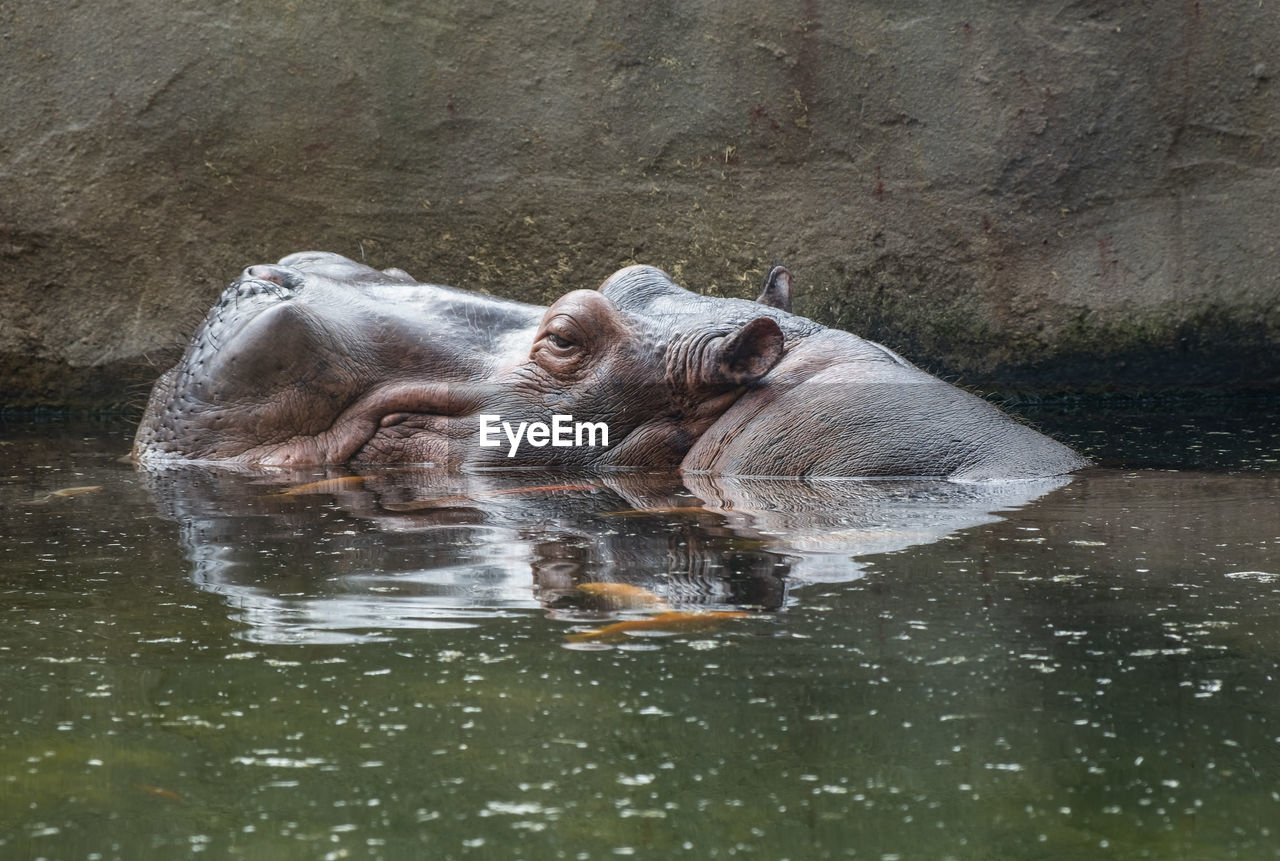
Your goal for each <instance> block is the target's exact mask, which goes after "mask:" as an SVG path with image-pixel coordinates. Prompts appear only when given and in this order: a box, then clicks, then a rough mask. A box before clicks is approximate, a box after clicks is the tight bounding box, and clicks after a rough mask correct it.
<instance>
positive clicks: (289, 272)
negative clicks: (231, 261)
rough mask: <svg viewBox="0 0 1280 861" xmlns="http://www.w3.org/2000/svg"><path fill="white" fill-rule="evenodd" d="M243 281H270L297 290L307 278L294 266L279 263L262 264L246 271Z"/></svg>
mask: <svg viewBox="0 0 1280 861" xmlns="http://www.w3.org/2000/svg"><path fill="white" fill-rule="evenodd" d="M241 280H253V281H268V282H270V283H272V284H279V285H280V286H281V287H284V288H286V289H288V290H297V289H298V288H299V287H301V286H302V282H303V281H304V280H305V276H304V275H303V274H302V273H301V272H299V271H298V270H297V269H294V268H293V267H292V266H281V265H280V264H278V263H260V264H258V265H256V266H250V267H249V268H248V269H246V270H244V274H243V275H242V276H241Z"/></svg>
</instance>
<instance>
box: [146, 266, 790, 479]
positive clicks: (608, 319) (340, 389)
mask: <svg viewBox="0 0 1280 861" xmlns="http://www.w3.org/2000/svg"><path fill="white" fill-rule="evenodd" d="M655 271H656V270H655ZM782 345H783V338H782V332H781V330H780V329H779V328H778V326H777V324H776V323H775V322H774V321H773V320H772V319H769V318H768V317H759V318H751V319H746V320H743V321H739V322H738V323H736V324H733V325H709V326H705V327H699V328H696V329H689V328H685V329H680V330H677V329H673V328H672V327H670V326H669V325H667V324H666V322H665V321H663V320H662V319H661V318H658V317H651V316H648V315H638V314H630V313H627V312H625V311H623V310H621V309H620V308H619V307H618V306H617V305H616V304H615V303H614V302H613V301H611V300H610V299H609V298H607V296H606V294H604V293H600V292H596V291H587V290H579V291H575V292H573V293H570V294H568V295H566V296H564V297H563V298H561V299H560V300H559V301H557V302H556V303H555V304H553V305H552V306H551V307H550V308H548V309H546V310H545V311H544V310H543V309H541V308H537V307H535V306H530V305H524V304H521V303H517V302H508V301H505V300H500V299H494V298H493V297H488V296H482V295H477V294H471V293H467V292H465V291H461V290H455V289H453V288H448V287H439V286H434V285H425V284H417V283H416V282H414V281H413V279H411V278H409V277H408V276H407V275H405V274H404V273H403V272H399V271H398V270H389V271H387V272H378V271H377V270H373V269H370V268H369V267H365V266H362V265H361V264H357V263H355V262H353V261H350V260H347V259H346V258H342V257H339V256H338V255H325V254H305V255H293V256H291V257H286V258H284V259H283V260H282V261H281V262H280V263H279V264H273V265H267V266H254V267H250V268H249V269H247V270H246V271H245V273H244V275H243V276H242V277H241V278H240V279H239V280H238V281H236V282H235V283H234V284H232V285H231V287H229V288H228V289H227V291H226V292H225V293H224V294H223V296H222V298H221V299H220V300H219V302H218V304H217V305H216V306H215V307H214V309H213V310H212V311H211V312H210V313H209V315H208V316H207V318H206V319H205V321H204V323H203V324H202V326H201V327H200V329H199V330H198V331H197V333H196V335H195V336H194V338H193V339H192V342H191V345H190V346H189V347H188V349H187V352H186V354H185V355H184V356H183V359H182V360H181V361H180V362H179V363H178V365H177V366H176V367H175V368H173V369H172V370H170V371H169V372H168V373H167V374H165V375H164V376H163V377H162V378H161V380H160V381H159V382H158V383H157V384H156V387H155V389H154V390H153V392H152V396H151V400H150V403H149V404H148V406H147V410H146V414H145V415H144V417H143V421H142V423H141V425H140V426H139V429H138V433H137V437H136V440H135V445H134V455H135V457H136V458H137V459H138V460H139V461H142V462H149V463H154V462H163V461H165V460H204V461H223V462H226V461H230V462H237V463H245V464H263V465H303V464H316V463H339V462H345V461H357V462H380V463H437V464H442V465H447V466H450V467H470V466H481V467H484V466H494V467H509V466H540V467H557V468H584V469H593V468H615V467H621V468H635V467H648V468H670V467H675V466H677V465H679V463H680V460H681V458H682V457H683V456H684V453H685V452H686V451H687V450H688V448H689V446H691V445H692V444H693V442H694V441H695V440H696V439H697V436H698V434H700V433H701V432H702V431H704V430H705V429H706V428H707V427H709V426H710V425H711V423H712V422H713V421H715V419H716V418H717V417H718V416H719V415H720V414H721V413H723V412H724V410H725V409H727V408H728V407H729V406H730V405H731V404H732V402H733V401H734V399H735V398H736V397H737V396H738V395H739V394H741V392H742V391H743V390H744V387H746V386H748V385H750V384H751V383H753V382H754V381H756V380H758V379H759V378H760V377H762V376H763V375H764V374H765V373H767V372H768V370H769V369H770V368H771V367H772V366H773V365H774V364H775V363H776V362H777V361H778V360H779V359H780V358H781V356H782V353H783V347H782ZM587 423H589V425H590V427H589V428H588V434H587V435H586V436H582V435H580V432H579V430H578V425H579V424H587ZM561 443H564V444H561Z"/></svg>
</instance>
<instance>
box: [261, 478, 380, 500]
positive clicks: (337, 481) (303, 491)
mask: <svg viewBox="0 0 1280 861" xmlns="http://www.w3.org/2000/svg"><path fill="white" fill-rule="evenodd" d="M368 480H369V476H367V475H344V476H341V477H340V478H326V479H323V480H322V481H313V482H310V483H308V484H299V485H297V486H295V487H291V488H289V489H288V490H283V491H281V492H280V493H277V494H275V495H276V496H307V495H308V494H312V493H337V492H338V491H339V490H345V489H347V488H349V487H359V486H360V485H362V484H364V483H365V482H366V481H368Z"/></svg>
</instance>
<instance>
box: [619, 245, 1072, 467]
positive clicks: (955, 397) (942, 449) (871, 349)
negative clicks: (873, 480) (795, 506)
mask: <svg viewBox="0 0 1280 861" xmlns="http://www.w3.org/2000/svg"><path fill="white" fill-rule="evenodd" d="M791 286H792V285H791V273H790V272H789V271H788V270H787V268H786V267H785V266H782V265H778V266H775V267H774V268H773V269H772V270H771V271H770V272H769V274H768V276H767V278H766V282H765V287H764V290H763V291H762V292H761V294H760V297H759V298H758V299H757V301H756V302H748V301H745V300H741V299H725V298H714V297H709V296H702V295H698V294H695V293H691V292H690V291H688V290H685V289H684V288H683V287H681V286H679V285H677V284H676V283H675V282H674V281H672V280H671V278H670V277H669V276H668V275H667V274H666V273H665V272H663V271H661V270H659V269H655V268H653V267H649V266H631V267H628V268H626V269H622V270H620V271H618V272H617V273H615V274H614V275H612V276H610V277H609V278H608V280H606V281H605V282H604V283H603V284H602V285H601V286H600V291H601V292H602V293H603V294H604V295H605V296H606V297H607V298H609V299H611V300H612V301H613V302H614V303H615V304H616V305H617V307H619V308H620V309H623V310H624V311H627V312H632V313H635V314H639V315H643V316H646V317H650V318H653V319H655V320H662V321H666V322H665V325H666V326H667V327H669V328H693V329H697V328H699V327H701V326H709V325H712V324H713V323H714V324H716V325H725V324H730V325H732V324H733V323H734V322H735V321H738V320H747V319H755V318H757V317H759V315H760V314H761V313H762V311H763V312H765V313H768V314H769V315H770V316H771V317H772V318H773V319H774V320H775V321H776V322H777V323H778V325H779V327H780V328H781V329H782V332H783V334H784V336H785V339H786V353H785V355H784V356H783V358H782V359H781V360H780V361H779V362H778V363H777V365H776V366H775V367H774V368H773V369H772V370H771V371H770V372H769V374H768V375H767V376H766V377H764V378H763V379H761V380H760V381H758V382H757V383H756V384H755V385H753V386H751V387H749V388H748V389H747V390H746V391H744V393H743V394H742V396H741V397H739V398H738V399H737V400H736V401H735V402H734V403H733V404H732V406H730V407H729V408H728V409H727V410H725V411H724V413H723V414H722V415H720V417H719V418H717V419H716V421H715V422H714V423H713V424H712V425H711V426H710V427H709V428H708V429H707V430H706V431H705V432H704V433H703V434H702V435H701V436H699V438H698V440H697V441H696V442H695V443H694V444H693V446H692V447H691V448H690V450H689V452H688V453H687V454H686V455H685V457H684V460H683V462H682V465H681V466H682V469H683V470H684V471H685V472H687V473H709V474H718V475H756V476H831V477H839V476H849V477H854V476H857V477H874V476H914V477H936V478H948V479H955V480H974V481H978V480H986V479H1029V478H1041V477H1049V476H1055V475H1064V474H1067V473H1070V472H1073V471H1075V470H1077V469H1080V468H1082V467H1084V466H1086V465H1088V461H1087V460H1086V459H1085V458H1083V457H1081V456H1080V455H1079V454H1077V453H1076V452H1074V451H1072V450H1071V449H1070V448H1068V447H1067V446H1065V445H1062V444H1061V443H1059V442H1057V441H1055V440H1052V439H1050V438H1049V437H1047V436H1045V435H1043V434H1041V433H1039V432H1037V431H1035V430H1033V429H1031V428H1029V427H1027V426H1025V425H1023V424H1020V423H1018V422H1017V421H1015V420H1014V419H1012V418H1010V417H1009V416H1008V415H1006V414H1005V413H1003V412H1002V411H1000V410H999V409H997V408H996V407H995V406H994V405H992V404H990V403H988V402H987V401H985V400H983V399H981V398H979V397H977V396H975V395H972V394H970V393H968V392H965V391H963V390H962V389H959V388H957V387H956V386H953V385H950V384H949V383H946V382H944V381H942V380H940V379H938V378H937V377H934V376H932V375H930V374H928V373H926V372H924V371H922V370H921V369H920V368H917V367H916V366H915V365H913V364H912V363H911V362H909V361H907V360H906V359H904V358H903V357H902V356H899V355H898V354H897V353H895V352H894V351H892V350H890V349H888V348H887V347H884V346H882V345H880V344H877V343H875V342H873V341H868V340H866V339H863V338H860V337H858V336H857V335H854V334H851V333H849V332H843V331H839V330H836V329H830V328H827V327H826V326H822V325H820V324H818V323H815V322H814V321H812V320H809V319H806V318H804V317H800V316H796V315H794V314H792V313H790V311H789V309H790V306H791Z"/></svg>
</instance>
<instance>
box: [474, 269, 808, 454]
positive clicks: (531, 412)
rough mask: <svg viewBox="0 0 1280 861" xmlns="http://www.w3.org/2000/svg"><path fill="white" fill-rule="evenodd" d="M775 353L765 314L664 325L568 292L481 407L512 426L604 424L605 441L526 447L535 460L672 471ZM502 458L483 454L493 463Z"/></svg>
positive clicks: (588, 294)
mask: <svg viewBox="0 0 1280 861" xmlns="http://www.w3.org/2000/svg"><path fill="white" fill-rule="evenodd" d="M782 353H783V338H782V331H781V329H780V328H778V325H777V324H776V322H774V321H773V320H771V319H768V317H754V319H750V320H746V321H745V322H741V324H737V325H714V326H705V328H700V329H698V330H673V329H671V328H669V326H667V325H666V321H663V320H660V319H654V317H648V316H641V315H631V313H626V312H623V311H621V310H620V308H618V307H617V306H616V304H614V303H613V302H612V301H611V299H608V298H607V297H605V296H604V294H602V293H598V292H594V290H575V292H572V293H568V294H567V296H564V297H562V298H561V299H558V301H557V302H556V303H554V304H552V306H550V308H548V310H547V313H545V315H544V316H543V320H541V322H540V324H539V326H538V330H536V333H535V335H534V340H532V347H531V349H530V353H529V357H527V359H526V361H525V362H522V363H521V365H518V366H517V367H515V368H512V372H511V377H509V380H508V381H506V383H502V381H500V383H499V386H498V391H497V398H495V399H493V400H490V402H489V403H488V404H486V408H488V407H493V412H494V413H497V412H498V409H499V408H500V409H502V413H503V420H502V421H503V422H512V423H509V425H507V426H515V427H517V429H518V425H517V423H513V422H518V421H527V422H529V426H530V427H532V426H534V425H535V423H536V422H541V423H547V422H548V421H550V420H552V417H553V416H562V417H564V418H563V421H566V422H568V418H567V417H568V416H573V417H577V418H586V420H589V421H591V422H598V423H603V425H604V426H607V427H608V435H609V445H608V446H607V448H603V446H602V448H600V449H596V448H594V446H590V448H582V446H580V445H577V444H575V445H566V446H563V448H561V449H554V448H550V446H549V448H543V449H540V450H535V449H530V450H529V452H527V457H529V459H530V462H531V463H536V464H540V466H571V467H593V468H596V467H608V468H675V467H677V466H678V464H680V462H681V459H682V458H684V455H685V453H686V452H687V450H689V446H690V445H692V444H694V441H695V440H696V439H698V436H699V435H700V434H701V432H703V431H705V430H707V427H709V426H710V423H712V422H713V421H716V418H717V417H719V416H721V413H723V412H724V411H726V409H727V408H728V407H730V406H731V404H732V403H733V400H736V399H737V397H739V395H740V394H741V393H742V391H744V388H745V386H749V385H751V384H754V383H755V381H756V380H759V379H760V377H762V376H764V375H765V374H767V372H768V371H769V368H772V367H773V366H774V365H776V363H777V362H778V359H780V358H781V357H782ZM508 415H509V416H511V418H507V416H508ZM507 426H504V429H503V430H504V432H506V427H507ZM509 455H511V450H509V449H508V450H507V452H506V453H504V457H502V458H494V457H484V458H483V459H484V462H486V463H490V464H497V466H500V464H503V463H509V462H511V461H512V458H511V457H509ZM471 459H472V462H476V458H471Z"/></svg>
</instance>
